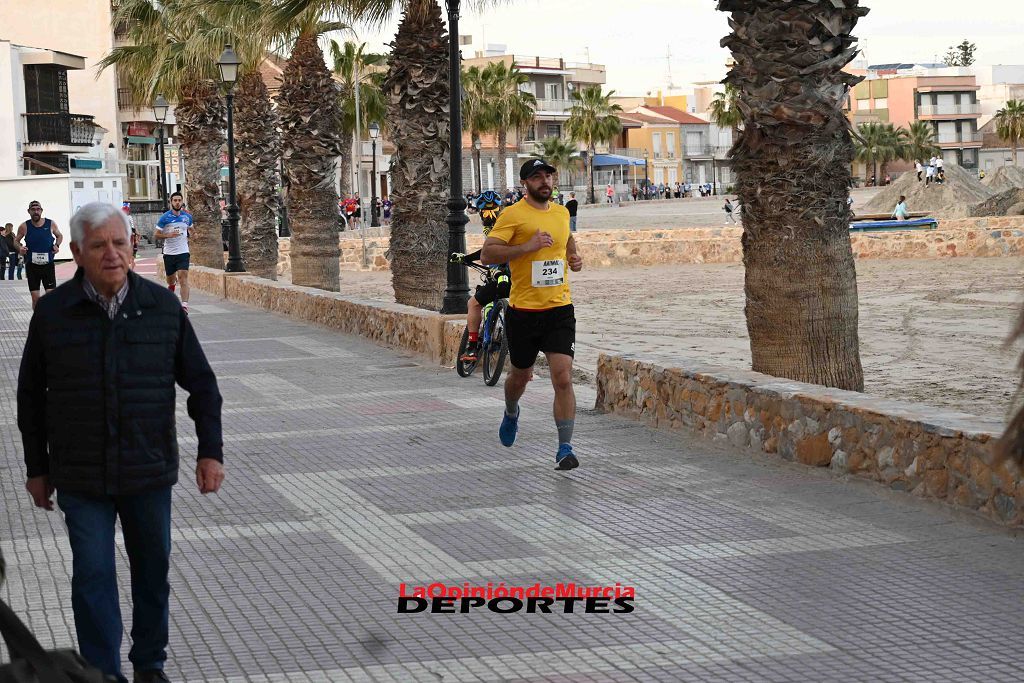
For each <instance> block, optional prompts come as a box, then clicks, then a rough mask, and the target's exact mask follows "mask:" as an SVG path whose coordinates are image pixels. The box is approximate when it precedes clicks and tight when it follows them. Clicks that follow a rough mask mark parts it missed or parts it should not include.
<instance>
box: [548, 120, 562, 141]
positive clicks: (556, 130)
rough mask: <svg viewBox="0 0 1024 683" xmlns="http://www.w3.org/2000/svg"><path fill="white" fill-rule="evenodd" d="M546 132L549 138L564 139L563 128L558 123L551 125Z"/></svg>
mask: <svg viewBox="0 0 1024 683" xmlns="http://www.w3.org/2000/svg"><path fill="white" fill-rule="evenodd" d="M545 132H546V134H547V136H548V137H549V138H560V137H562V127H561V126H560V125H559V124H557V123H549V124H548V125H547V130H546V131H545Z"/></svg>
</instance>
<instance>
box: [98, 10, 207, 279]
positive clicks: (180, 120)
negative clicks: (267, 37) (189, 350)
mask: <svg viewBox="0 0 1024 683" xmlns="http://www.w3.org/2000/svg"><path fill="white" fill-rule="evenodd" d="M111 24H112V25H118V24H123V25H127V26H128V27H129V31H128V36H127V38H128V41H129V42H130V43H131V44H130V45H125V46H121V47H115V48H114V49H112V50H111V51H110V52H109V53H108V54H107V55H105V56H104V57H103V59H101V60H100V62H99V68H100V69H101V70H102V69H107V68H110V67H115V68H117V69H118V72H119V84H120V87H122V88H126V89H128V90H129V92H130V93H131V95H132V97H133V98H134V99H136V101H139V102H151V101H152V100H153V98H154V97H155V96H156V95H157V93H162V94H164V95H165V96H166V97H167V98H168V99H170V100H171V101H172V102H175V103H176V104H175V110H174V111H175V118H176V119H177V127H178V135H177V138H178V142H179V144H180V145H181V153H182V157H183V158H184V161H185V167H186V169H187V172H186V173H185V185H184V188H185V193H184V194H185V199H186V201H187V204H188V209H189V211H190V212H191V213H192V217H193V220H194V226H195V227H194V229H195V234H194V236H193V238H192V239H191V241H190V249H191V252H192V256H193V258H194V259H195V262H196V263H197V264H199V265H203V266H209V267H212V268H218V269H220V268H223V267H224V251H223V246H222V244H223V243H222V241H221V227H220V206H219V204H218V202H217V195H218V194H219V192H218V188H219V186H220V183H219V181H220V175H219V164H218V160H219V153H220V148H221V146H222V145H223V144H224V128H225V126H226V119H225V114H226V110H225V107H224V100H223V99H222V98H221V96H220V92H219V88H218V86H217V80H218V75H217V67H216V64H215V63H214V62H213V61H208V62H207V61H206V60H200V59H196V58H195V51H194V44H193V45H192V46H191V47H190V45H189V41H190V40H192V38H193V36H195V35H197V34H198V33H200V32H203V31H210V30H212V28H213V27H212V26H211V25H210V24H209V23H208V22H207V21H206V20H205V17H204V16H203V15H202V14H197V13H193V12H189V11H187V8H186V6H185V3H184V2H182V1H181V0H166V1H165V2H163V3H161V4H159V5H157V4H155V3H152V2H150V1H149V0H123V1H122V2H120V3H119V4H118V5H117V9H116V10H115V11H114V13H113V16H112V18H111Z"/></svg>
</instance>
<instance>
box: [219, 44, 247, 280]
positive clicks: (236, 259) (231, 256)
mask: <svg viewBox="0 0 1024 683" xmlns="http://www.w3.org/2000/svg"><path fill="white" fill-rule="evenodd" d="M240 64H241V60H239V59H238V55H237V54H235V51H234V50H232V49H231V45H225V46H224V52H222V53H221V55H220V59H219V60H217V66H219V67H220V80H221V82H222V83H223V84H224V88H225V90H226V91H227V102H228V224H229V226H230V227H229V231H228V262H227V264H226V265H225V266H224V272H226V273H244V272H245V264H243V263H242V250H241V244H240V243H239V238H238V198H237V195H236V191H235V120H234V108H235V95H234V87H235V81H237V80H238V67H239V65H240Z"/></svg>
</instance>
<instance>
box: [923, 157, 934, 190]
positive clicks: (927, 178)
mask: <svg viewBox="0 0 1024 683" xmlns="http://www.w3.org/2000/svg"><path fill="white" fill-rule="evenodd" d="M934 180H935V159H931V160H930V161H929V162H928V167H927V168H926V169H924V184H925V186H928V185H931V184H932V181H934Z"/></svg>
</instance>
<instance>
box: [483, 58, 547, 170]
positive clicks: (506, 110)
mask: <svg viewBox="0 0 1024 683" xmlns="http://www.w3.org/2000/svg"><path fill="white" fill-rule="evenodd" d="M529 80H530V79H529V77H528V76H526V74H523V73H521V72H520V71H519V69H517V68H516V67H515V66H511V67H509V66H508V65H506V64H505V63H504V62H493V63H491V64H488V65H487V66H486V67H485V68H484V71H483V81H484V89H485V92H486V93H487V97H488V104H487V109H489V110H490V112H491V123H492V125H493V129H494V132H495V133H497V138H498V139H497V144H498V155H497V166H498V177H497V180H496V181H495V182H496V184H497V187H498V189H499V190H504V189H505V188H507V187H508V184H507V183H508V180H507V178H506V177H505V159H506V157H507V154H508V150H507V149H506V144H507V142H508V133H509V131H514V132H515V133H516V137H517V138H518V136H519V134H520V133H522V131H523V130H525V129H526V127H527V126H529V125H530V124H531V123H533V117H534V110H535V109H536V107H537V98H536V97H534V96H533V94H532V93H528V92H523V91H522V89H521V88H520V86H521V85H522V84H524V83H527V82H529Z"/></svg>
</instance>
